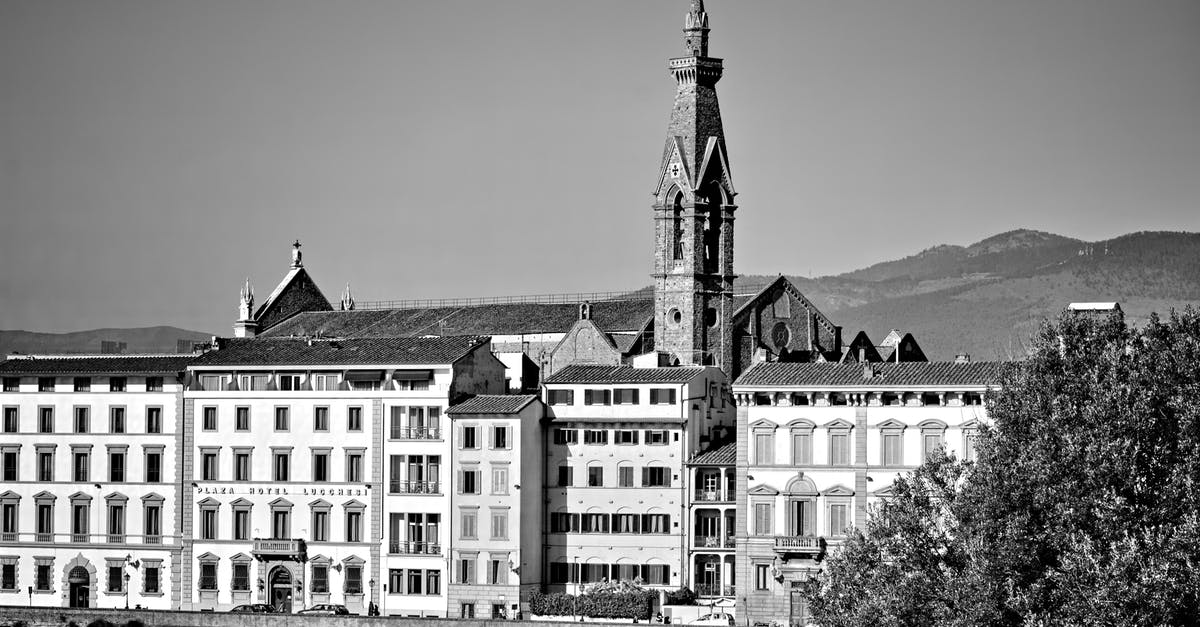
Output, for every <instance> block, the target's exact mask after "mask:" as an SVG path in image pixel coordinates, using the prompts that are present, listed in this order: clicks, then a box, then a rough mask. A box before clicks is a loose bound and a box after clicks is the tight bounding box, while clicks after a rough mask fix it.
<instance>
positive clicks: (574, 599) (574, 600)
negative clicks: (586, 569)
mask: <svg viewBox="0 0 1200 627" xmlns="http://www.w3.org/2000/svg"><path fill="white" fill-rule="evenodd" d="M582 584H583V573H582V572H580V570H579V556H578V555H576V556H575V594H573V595H571V619H572V620H580V619H579V616H578V614H579V589H580V586H581V585H582Z"/></svg>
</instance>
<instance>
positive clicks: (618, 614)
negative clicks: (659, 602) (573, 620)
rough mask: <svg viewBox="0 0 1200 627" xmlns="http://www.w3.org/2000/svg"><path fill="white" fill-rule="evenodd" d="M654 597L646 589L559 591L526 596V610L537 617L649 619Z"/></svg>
mask: <svg viewBox="0 0 1200 627" xmlns="http://www.w3.org/2000/svg"><path fill="white" fill-rule="evenodd" d="M657 596H658V595H657V594H656V593H654V592H651V591H648V590H640V591H633V592H591V593H587V594H581V595H579V596H577V597H576V596H574V595H570V594H565V593H562V592H555V593H551V594H542V593H540V592H534V593H533V594H531V595H530V597H529V609H530V611H531V612H533V613H534V614H537V615H539V616H570V615H574V614H578V615H580V616H587V617H590V618H640V619H646V618H649V617H650V615H651V614H652V610H653V608H654V599H655V597H657Z"/></svg>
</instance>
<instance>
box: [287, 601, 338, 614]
mask: <svg viewBox="0 0 1200 627" xmlns="http://www.w3.org/2000/svg"><path fill="white" fill-rule="evenodd" d="M296 613H297V614H307V615H309V616H349V615H350V610H348V609H346V606H345V605H338V604H336V603H319V604H317V605H314V606H312V607H310V608H308V609H306V610H300V611H299V612H296Z"/></svg>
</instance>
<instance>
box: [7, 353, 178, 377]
mask: <svg viewBox="0 0 1200 627" xmlns="http://www.w3.org/2000/svg"><path fill="white" fill-rule="evenodd" d="M194 359H196V356H195V355H192V354H187V355H31V356H21V357H10V358H9V359H8V360H7V361H3V362H0V373H3V374H167V373H172V372H183V371H184V370H186V369H187V367H188V364H189V363H191V362H192V361H193V360H194Z"/></svg>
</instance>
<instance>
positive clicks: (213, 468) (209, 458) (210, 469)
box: [200, 449, 219, 481]
mask: <svg viewBox="0 0 1200 627" xmlns="http://www.w3.org/2000/svg"><path fill="white" fill-rule="evenodd" d="M218 459H219V457H218V454H217V451H215V450H209V449H203V450H201V451H200V479H201V480H203V481H216V480H217V460H218Z"/></svg>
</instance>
